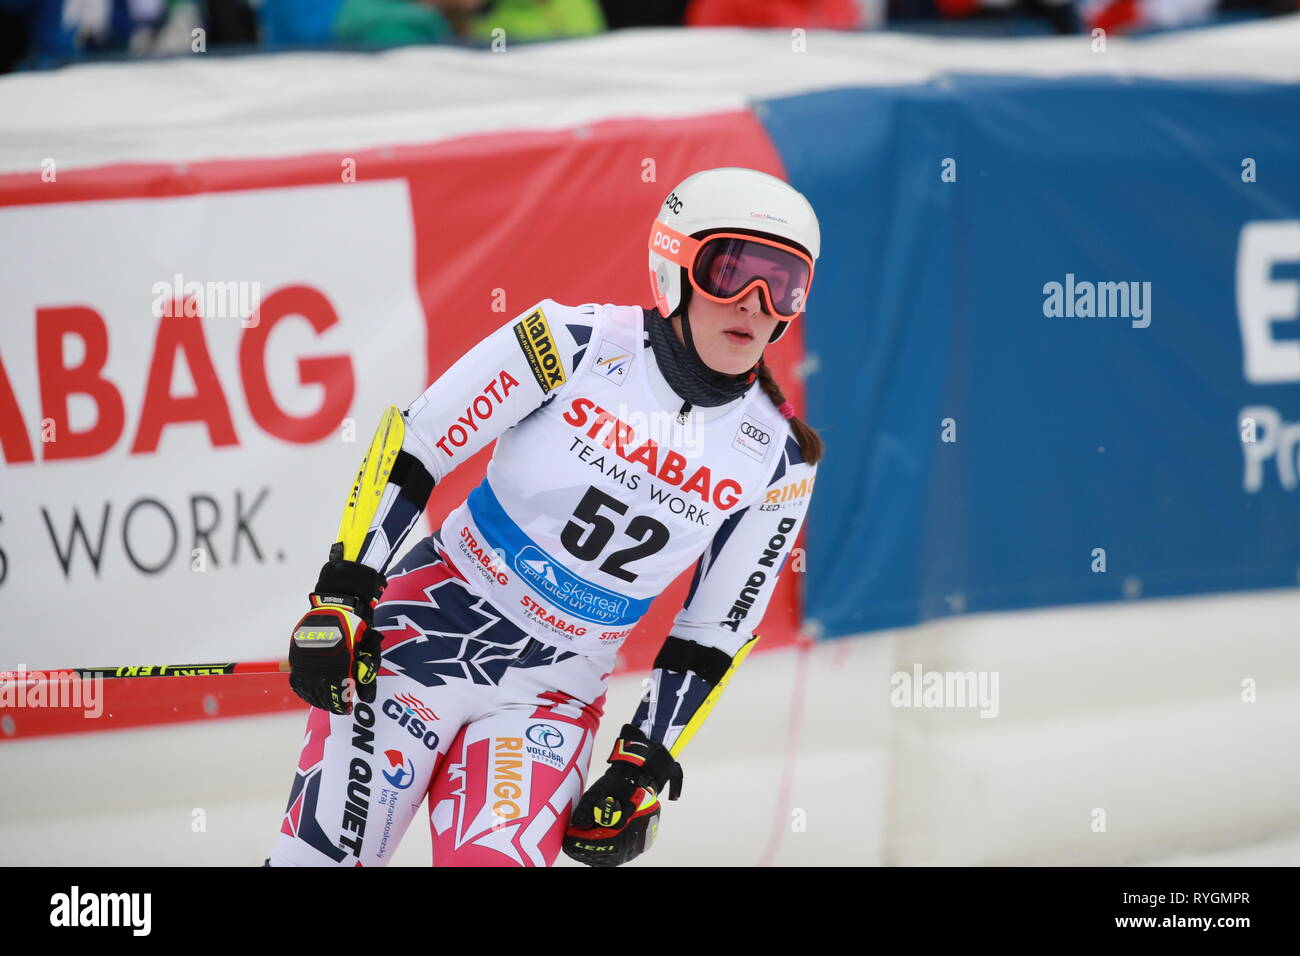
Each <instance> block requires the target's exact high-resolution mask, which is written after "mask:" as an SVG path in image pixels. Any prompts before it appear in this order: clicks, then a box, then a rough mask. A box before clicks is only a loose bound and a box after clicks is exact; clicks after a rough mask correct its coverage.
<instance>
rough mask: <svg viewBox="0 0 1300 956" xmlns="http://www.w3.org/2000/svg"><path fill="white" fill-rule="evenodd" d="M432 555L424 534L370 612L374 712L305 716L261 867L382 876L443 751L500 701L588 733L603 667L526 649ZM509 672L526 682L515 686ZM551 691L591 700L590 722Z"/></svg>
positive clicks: (512, 629)
mask: <svg viewBox="0 0 1300 956" xmlns="http://www.w3.org/2000/svg"><path fill="white" fill-rule="evenodd" d="M438 548H439V541H438V539H437V536H436V535H434V536H430V537H429V538H426V539H425V540H424V541H421V542H420V543H419V544H417V545H416V546H415V547H414V548H412V549H411V551H410V552H409V553H408V554H407V555H406V557H405V558H404V559H403V560H402V561H401V562H400V563H399V564H398V565H397V566H396V567H395V568H394V569H393V570H392V572H391V573H390V577H389V583H388V587H387V588H386V589H385V591H384V598H383V600H382V601H381V602H380V603H379V604H378V605H377V606H376V608H375V615H374V622H375V627H376V629H377V630H379V631H381V632H382V633H383V641H382V647H383V661H382V666H381V668H380V672H379V676H378V678H377V681H376V697H375V702H374V704H372V705H366V704H364V703H361V702H360V701H357V702H356V703H355V704H354V706H353V712H352V713H351V714H349V715H346V716H344V715H334V714H330V713H328V712H326V711H323V710H319V709H316V708H313V709H312V710H311V712H310V714H309V715H308V719H307V735H306V739H305V740H304V742H303V750H302V754H301V756H300V758H299V761H298V768H297V771H296V773H295V776H294V781H293V786H292V789H291V791H290V795H289V803H288V806H287V808H286V810H285V815H284V819H283V821H282V823H281V827H280V835H279V836H278V838H277V840H276V844H275V848H274V850H273V852H272V854H271V865H272V866H384V865H386V864H387V863H388V861H389V860H391V859H392V855H393V853H394V852H395V851H396V849H397V845H398V843H399V842H400V841H401V838H402V836H403V835H404V834H405V833H406V829H407V827H408V826H409V825H410V822H411V820H412V819H413V817H414V815H415V812H416V811H417V810H418V809H419V806H420V803H421V801H422V800H423V799H424V796H425V794H426V792H427V791H428V789H429V784H430V781H431V780H432V779H433V777H434V774H435V772H436V771H437V770H438V768H439V767H440V765H441V764H442V763H443V761H444V755H445V754H447V752H448V749H449V747H452V746H453V741H456V744H455V746H456V747H457V748H459V746H460V741H461V739H462V737H463V735H462V734H461V730H462V728H464V727H466V726H467V725H468V724H470V723H471V722H472V721H476V720H479V719H481V718H483V717H484V716H486V715H488V714H490V713H492V712H493V710H494V709H497V708H501V707H502V706H503V701H504V702H506V704H507V705H508V704H510V703H512V702H515V701H516V699H517V700H518V701H523V702H525V703H527V704H530V705H531V706H529V707H528V712H529V713H531V712H534V711H536V710H538V709H539V708H544V707H546V706H548V705H552V706H560V705H563V709H562V710H560V711H559V712H557V713H556V719H557V720H558V719H559V718H561V717H566V718H567V719H570V720H572V719H577V718H575V717H572V716H570V715H572V714H577V715H579V717H580V718H581V719H582V720H584V721H586V722H587V723H589V724H590V725H591V728H592V733H594V728H595V722H596V721H597V720H598V719H599V715H600V709H599V708H600V703H601V700H600V699H598V698H600V697H601V695H603V691H604V676H605V675H607V674H608V671H609V670H611V669H612V663H610V664H609V665H607V666H604V670H601V667H602V665H604V662H596V661H594V660H591V661H589V660H588V659H586V658H580V657H579V656H578V655H575V654H572V653H571V652H563V651H558V650H557V649H555V648H552V647H548V646H546V645H542V644H540V643H539V642H537V641H535V640H533V639H531V638H530V637H529V636H528V635H527V634H526V633H525V632H524V631H522V630H521V629H520V628H518V627H516V626H515V625H514V624H512V623H511V622H509V621H508V620H506V619H505V618H504V617H503V616H502V615H501V614H500V612H499V611H497V610H496V609H495V608H493V607H492V605H491V604H489V603H488V602H486V601H484V600H483V599H481V598H479V597H477V596H476V595H474V594H473V593H472V592H471V591H470V590H469V589H468V587H467V586H466V584H465V581H464V579H463V578H462V577H460V575H459V574H458V573H457V572H456V571H455V569H454V568H453V567H452V566H451V565H450V564H449V563H447V562H446V561H444V560H443V559H442V558H441V557H440V555H439V552H438ZM557 659H561V661H562V663H564V664H568V667H567V668H565V671H564V673H563V674H561V675H560V676H559V678H557V680H556V681H553V683H556V684H557V688H556V689H555V690H553V691H552V694H553V699H552V698H546V697H542V696H537V695H538V694H539V693H543V692H544V691H543V690H542V689H541V688H542V685H546V684H547V678H546V677H545V676H544V674H543V672H544V671H546V670H547V669H548V668H549V665H551V664H553V663H555V661H556V660H557ZM584 662H586V666H584ZM516 673H530V674H535V675H537V677H536V679H534V680H523V681H521V680H519V679H517V678H515V677H514V675H515V674H516ZM594 673H598V674H599V679H598V680H597V681H596V683H594V684H593V683H592V681H591V678H590V675H591V674H594ZM582 678H585V680H584V679H582ZM501 686H504V687H505V688H506V691H505V696H502V694H501ZM560 688H565V689H570V688H572V689H573V690H574V691H580V692H583V693H586V694H589V695H592V696H589V697H588V698H586V699H587V700H593V701H596V703H595V704H594V705H586V706H587V707H588V710H589V711H590V715H589V716H588V715H584V714H583V713H582V711H583V703H582V702H581V701H573V702H572V703H570V701H571V698H570V697H568V696H566V695H565V694H562V693H561V692H560ZM530 694H531V695H532V696H529V695H530ZM593 706H594V710H592V707H593ZM523 732H524V733H526V732H527V728H524V730H523ZM539 733H540V732H535V733H534V736H538V735H539ZM573 736H576V735H573ZM589 750H590V742H588V743H587V744H586V751H588V752H589ZM454 752H455V753H457V754H460V753H461V752H462V751H461V750H460V749H455V750H454ZM545 756H546V755H541V756H540V757H539V758H538V759H542V758H543V757H545ZM549 759H552V760H553V759H554V758H553V757H552V758H549ZM585 771H586V766H585V764H584V765H583V773H584V774H585ZM562 782H563V781H562V780H557V781H556V784H557V786H558V784H559V783H562ZM540 790H541V786H540V785H539V787H538V789H537V790H536V791H535V796H541V793H540ZM543 802H545V801H544V800H543ZM521 812H522V811H521ZM564 817H565V819H566V820H567V818H568V812H567V811H566V812H565V813H564ZM556 850H557V851H558V843H557V844H556ZM502 859H503V860H505V857H502ZM553 859H554V854H553V855H552V856H551V860H553ZM506 862H507V863H508V862H509V861H506Z"/></svg>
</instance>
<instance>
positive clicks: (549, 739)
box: [525, 724, 564, 750]
mask: <svg viewBox="0 0 1300 956" xmlns="http://www.w3.org/2000/svg"><path fill="white" fill-rule="evenodd" d="M525 736H527V737H528V741H529V743H534V744H537V746H539V747H546V748H547V749H548V750H554V749H555V748H557V747H563V746H564V734H562V733H560V732H559V731H558V730H557V729H556V728H554V727H552V726H551V725H550V724H533V725H532V726H531V727H529V728H528V733H527V734H526V735H525Z"/></svg>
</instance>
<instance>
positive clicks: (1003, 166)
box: [756, 76, 1300, 635]
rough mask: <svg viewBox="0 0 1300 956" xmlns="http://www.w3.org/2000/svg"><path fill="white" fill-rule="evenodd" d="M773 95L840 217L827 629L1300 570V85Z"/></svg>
mask: <svg viewBox="0 0 1300 956" xmlns="http://www.w3.org/2000/svg"><path fill="white" fill-rule="evenodd" d="M756 112H757V114H758V115H759V117H760V118H761V119H762V120H763V122H764V123H765V124H766V126H767V129H768V131H769V133H770V134H771V136H772V138H773V140H774V142H775V143H776V146H777V148H778V149H779V150H780V152H781V154H782V157H783V159H784V161H785V164H786V169H787V173H788V177H789V179H790V181H791V182H792V183H793V184H794V185H795V186H796V187H797V188H798V189H800V190H801V191H802V192H804V193H805V194H806V195H807V196H808V197H809V199H810V200H811V201H812V203H813V205H814V207H815V208H816V209H817V212H818V215H819V216H820V218H821V224H822V257H821V260H820V261H819V262H818V266H817V279H816V283H815V285H814V291H813V294H812V296H811V297H810V311H809V313H808V317H807V319H808V321H807V324H806V326H805V329H804V335H805V342H806V345H807V350H808V352H809V353H810V358H812V360H813V361H815V362H816V363H817V364H816V370H815V371H814V372H813V374H811V376H810V377H809V379H808V381H807V387H808V405H809V408H808V420H809V421H810V423H811V424H812V425H813V426H814V427H816V428H818V429H819V430H820V431H821V433H822V436H823V437H824V438H825V440H826V443H827V454H826V458H825V460H824V462H823V464H822V465H821V467H820V469H819V472H818V479H817V492H816V494H814V495H813V499H812V516H811V518H810V520H809V536H808V547H809V561H808V569H809V574H808V575H807V576H806V579H805V581H804V588H805V615H806V616H807V617H810V618H814V619H817V620H819V621H820V622H821V623H822V624H823V627H824V629H825V633H826V634H827V635H838V634H849V633H854V632H858V631H863V630H869V629H874V628H882V627H892V626H898V625H906V624H913V623H916V622H919V621H922V620H926V619H930V618H934V617H939V616H943V615H948V614H954V613H962V612H975V611H990V610H1000V609H1011V608H1024V607H1032V606H1040V605H1052V604H1069V603H1078V602H1087V601H1114V600H1124V599H1131V598H1137V597H1156V596H1167V595H1180V594H1191V593H1200V592H1212V591H1224V590H1235V589H1245V588H1263V587H1282V586H1294V585H1295V584H1296V583H1297V569H1298V568H1300V488H1298V487H1297V484H1298V482H1297V449H1298V448H1300V321H1297V320H1298V319H1300V284H1297V283H1298V280H1300V85H1294V84H1290V85H1268V84H1259V83H1245V82H1208V81H1194V82H1169V81H1156V80H1145V81H1144V80H1133V81H1120V80H1110V79H1099V78H1076V79H1047V80H1034V79H1027V78H1006V77H997V78H990V77H963V76H958V77H945V78H943V79H942V80H940V81H937V82H935V83H932V84H928V85H922V86H913V87H896V88H889V89H856V90H837V91H831V92H825V93H817V94H810V95H805V96H799V97H794V98H788V99H780V100H771V101H767V102H764V103H761V104H758V105H757V106H756ZM832 130H833V131H834V132H833V136H828V131H832Z"/></svg>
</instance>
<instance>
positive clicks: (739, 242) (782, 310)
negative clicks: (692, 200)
mask: <svg viewBox="0 0 1300 956" xmlns="http://www.w3.org/2000/svg"><path fill="white" fill-rule="evenodd" d="M650 251H651V252H654V253H657V254H658V255H661V256H663V257H664V258H665V259H667V260H669V261H670V262H675V263H677V264H678V265H679V266H681V267H682V268H684V269H685V270H686V273H687V275H689V276H690V280H691V287H692V288H693V289H695V291H696V292H698V293H700V295H703V296H704V297H705V298H707V299H711V300H713V301H714V302H722V303H727V302H736V301H739V300H740V299H742V298H743V297H744V296H745V295H747V294H748V293H749V290H750V289H753V288H754V287H756V286H757V287H758V289H759V290H760V294H761V295H762V296H763V299H764V300H765V302H766V305H767V310H768V312H770V313H771V314H772V315H774V316H775V317H777V318H779V319H784V320H786V321H787V322H788V321H789V320H790V319H793V318H794V317H795V316H797V315H798V314H799V313H800V312H802V311H803V310H804V305H805V303H806V302H807V300H808V289H809V287H811V286H812V274H813V261H812V258H811V257H810V256H808V255H807V254H806V253H804V252H802V251H800V250H798V249H796V248H794V247H792V246H790V245H787V244H785V243H782V242H780V241H778V240H776V239H768V238H766V237H764V236H749V235H745V234H744V233H739V232H715V233H713V234H712V235H708V236H705V237H704V238H703V239H692V238H691V237H690V236H687V235H684V234H683V233H680V232H678V231H677V230H676V229H673V228H672V227H671V226H667V225H665V224H664V223H662V222H660V221H659V220H658V219H656V220H655V224H654V227H653V228H652V229H651V230H650Z"/></svg>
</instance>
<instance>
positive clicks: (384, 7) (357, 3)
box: [259, 0, 483, 50]
mask: <svg viewBox="0 0 1300 956" xmlns="http://www.w3.org/2000/svg"><path fill="white" fill-rule="evenodd" d="M482 6H483V0H262V5H261V10H260V12H259V18H260V20H261V25H262V43H263V44H264V45H265V46H266V47H267V48H268V49H272V50H276V49H284V48H286V47H301V46H329V45H331V44H334V43H345V44H348V45H356V46H376V47H379V46H400V45H404V44H408V43H436V42H438V41H440V40H446V39H448V38H449V37H451V36H453V35H454V34H459V33H464V32H466V31H467V30H468V28H469V17H470V15H471V14H473V13H474V12H475V11H476V10H478V9H479V8H480V7H482Z"/></svg>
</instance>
